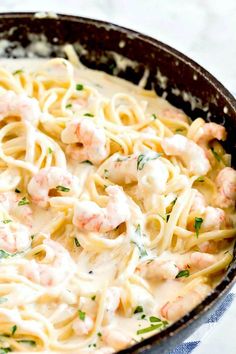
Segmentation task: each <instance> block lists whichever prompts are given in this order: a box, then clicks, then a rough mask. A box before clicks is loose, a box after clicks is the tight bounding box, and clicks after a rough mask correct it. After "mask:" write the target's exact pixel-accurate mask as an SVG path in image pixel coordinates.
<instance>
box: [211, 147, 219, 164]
mask: <svg viewBox="0 0 236 354" xmlns="http://www.w3.org/2000/svg"><path fill="white" fill-rule="evenodd" d="M211 152H212V154H213V155H214V157H215V159H216V160H217V161H218V162H220V161H221V157H220V155H219V154H218V153H217V152H216V151H215V150H214V148H213V147H211Z"/></svg>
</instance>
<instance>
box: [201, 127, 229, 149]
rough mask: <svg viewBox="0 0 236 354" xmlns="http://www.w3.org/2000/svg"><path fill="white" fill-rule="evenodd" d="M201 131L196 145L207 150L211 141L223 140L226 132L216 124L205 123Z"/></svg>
mask: <svg viewBox="0 0 236 354" xmlns="http://www.w3.org/2000/svg"><path fill="white" fill-rule="evenodd" d="M200 129H201V135H200V138H199V139H198V141H197V143H198V145H201V146H202V147H203V148H204V149H208V144H209V142H210V141H211V140H213V139H217V140H223V141H224V140H225V139H226V130H225V127H223V126H222V125H219V124H216V123H205V124H204V125H203V127H201V128H200Z"/></svg>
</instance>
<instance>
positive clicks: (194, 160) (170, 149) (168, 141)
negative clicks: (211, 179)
mask: <svg viewBox="0 0 236 354" xmlns="http://www.w3.org/2000/svg"><path fill="white" fill-rule="evenodd" d="M161 146H162V148H163V150H164V152H165V154H166V155H170V156H178V157H179V158H180V159H181V160H182V161H183V162H184V164H185V165H186V167H187V168H188V169H189V172H190V173H193V174H196V175H200V176H203V175H205V174H207V172H208V171H209V170H210V163H209V161H208V159H207V158H206V156H205V153H204V150H203V149H202V148H201V147H200V146H198V145H197V144H196V143H194V142H193V141H192V140H190V139H187V138H186V137H185V136H182V135H179V134H176V135H174V136H172V137H170V138H164V139H163V140H162V142H161Z"/></svg>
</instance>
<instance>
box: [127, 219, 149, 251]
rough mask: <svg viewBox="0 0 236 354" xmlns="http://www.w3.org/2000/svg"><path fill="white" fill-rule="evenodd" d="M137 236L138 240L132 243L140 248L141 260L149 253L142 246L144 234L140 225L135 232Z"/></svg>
mask: <svg viewBox="0 0 236 354" xmlns="http://www.w3.org/2000/svg"><path fill="white" fill-rule="evenodd" d="M135 235H136V236H137V238H135V241H134V240H133V241H131V242H132V243H134V244H135V245H136V246H137V247H138V250H139V258H142V257H145V256H147V251H146V250H145V248H144V246H143V244H142V232H141V226H140V224H138V226H137V228H136V230H135Z"/></svg>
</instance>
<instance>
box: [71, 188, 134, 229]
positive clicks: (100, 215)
mask: <svg viewBox="0 0 236 354" xmlns="http://www.w3.org/2000/svg"><path fill="white" fill-rule="evenodd" d="M106 191H107V194H108V196H109V197H108V198H109V201H108V204H107V206H106V207H105V208H100V207H99V206H98V205H97V204H96V203H94V202H91V201H79V202H77V203H76V204H75V207H74V217H73V221H72V222H73V224H74V225H75V226H76V227H78V228H79V229H81V230H83V229H85V230H88V231H97V232H107V231H111V230H113V229H115V228H116V227H117V226H118V225H120V224H121V223H123V222H125V221H127V220H128V219H129V217H130V210H129V206H128V202H127V197H126V195H125V193H124V192H123V189H122V188H121V187H118V186H109V187H107V189H106Z"/></svg>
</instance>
